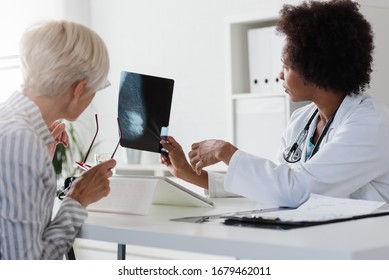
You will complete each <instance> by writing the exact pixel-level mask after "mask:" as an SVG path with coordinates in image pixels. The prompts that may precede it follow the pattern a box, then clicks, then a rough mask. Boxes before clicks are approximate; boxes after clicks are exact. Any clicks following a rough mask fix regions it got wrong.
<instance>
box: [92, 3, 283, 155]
mask: <svg viewBox="0 0 389 280" xmlns="http://www.w3.org/2000/svg"><path fill="white" fill-rule="evenodd" d="M281 2H283V1H258V0H211V1H210V0H185V1H182V0H163V1H160V0H93V1H90V7H91V10H90V25H91V27H92V28H93V29H94V30H95V31H97V32H98V33H99V34H100V35H101V36H102V37H103V39H104V40H105V42H106V43H107V45H108V49H109V52H110V56H111V71H110V80H111V83H112V86H111V87H110V88H109V89H107V90H106V91H105V92H104V93H100V94H98V95H97V96H96V98H95V101H94V105H95V108H96V111H98V113H99V116H101V117H104V118H105V119H107V120H109V122H106V123H105V124H103V125H102V126H101V135H102V133H104V134H105V135H106V137H105V138H104V139H101V141H102V142H101V145H100V146H99V147H98V149H106V150H111V149H113V147H114V145H115V141H116V139H117V138H116V136H117V132H116V119H115V117H116V114H117V113H116V110H117V97H118V91H119V89H118V84H119V76H120V71H122V70H127V71H134V72H140V73H146V74H150V75H159V76H163V77H169V78H173V79H174V80H175V82H176V83H175V90H174V97H173V104H172V112H171V119H170V130H169V134H171V135H173V136H175V137H176V139H177V140H179V141H180V142H181V143H182V145H183V147H184V150H185V151H188V150H189V148H190V145H191V144H192V143H193V142H194V141H197V140H202V139H205V138H223V139H225V138H226V137H227V135H228V133H227V127H228V126H227V117H226V114H227V112H226V102H225V101H226V82H225V81H226V71H225V69H226V57H225V55H226V36H225V31H226V19H228V18H229V17H232V16H239V15H242V14H247V13H250V14H253V13H256V14H258V15H259V16H264V17H267V16H269V15H277V13H278V10H279V8H280V7H281ZM100 119H101V118H100ZM118 160H120V158H119V157H118Z"/></svg>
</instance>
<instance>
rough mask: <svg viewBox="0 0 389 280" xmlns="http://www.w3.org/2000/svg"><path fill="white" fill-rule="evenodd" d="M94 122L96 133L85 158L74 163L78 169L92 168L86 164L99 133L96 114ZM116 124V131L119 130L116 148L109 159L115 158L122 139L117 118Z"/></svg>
mask: <svg viewBox="0 0 389 280" xmlns="http://www.w3.org/2000/svg"><path fill="white" fill-rule="evenodd" d="M95 120H96V132H95V135H94V136H93V139H92V142H91V143H90V145H89V149H88V151H87V152H86V154H85V157H84V159H83V160H82V162H79V161H76V165H77V166H78V167H80V168H81V169H83V170H89V169H90V168H92V166H90V165H89V164H87V163H86V161H87V159H88V156H89V154H90V152H91V150H92V147H93V144H94V143H95V140H96V136H97V134H98V132H99V120H98V118H97V114H95ZM117 122H118V129H119V141H118V143H117V144H116V147H115V150H114V151H113V153H112V155H111V159H112V158H113V157H114V156H115V154H116V151H117V149H118V147H119V144H120V139H121V138H122V129H121V127H120V122H119V118H117Z"/></svg>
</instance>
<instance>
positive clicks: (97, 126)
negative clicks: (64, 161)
mask: <svg viewBox="0 0 389 280" xmlns="http://www.w3.org/2000/svg"><path fill="white" fill-rule="evenodd" d="M95 120H96V133H95V136H94V137H93V140H92V143H91V144H90V146H89V149H88V151H87V152H86V155H85V157H84V159H83V161H82V162H83V163H85V162H86V160H87V159H88V156H89V153H90V151H91V150H92V147H93V144H94V143H95V140H96V136H97V133H98V132H99V121H98V119H97V114H95Z"/></svg>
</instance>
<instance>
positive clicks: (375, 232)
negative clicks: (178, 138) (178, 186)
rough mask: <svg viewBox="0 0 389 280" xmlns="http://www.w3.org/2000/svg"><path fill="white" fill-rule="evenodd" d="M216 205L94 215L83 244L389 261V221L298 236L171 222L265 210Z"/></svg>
mask: <svg viewBox="0 0 389 280" xmlns="http://www.w3.org/2000/svg"><path fill="white" fill-rule="evenodd" d="M213 201H214V203H215V208H202V207H179V206H163V205H153V206H152V207H151V209H150V212H149V214H148V215H146V216H141V215H126V214H112V213H97V212H90V213H89V217H88V219H87V221H86V223H85V224H84V226H83V227H82V229H81V232H80V234H79V238H86V239H92V240H100V241H108V242H114V243H117V244H131V245H139V246H146V247H156V248H165V249H173V250H182V251H189V252H197V253H206V254H215V255H225V256H233V257H236V258H238V259H300V260H301V259H336V260H337V259H389V239H388V238H387V236H389V216H382V217H375V218H366V219H361V220H356V221H347V222H341V223H334V224H326V225H319V226H312V227H308V228H299V229H293V230H277V229H266V228H249V227H236V226H228V225H223V224H221V223H217V222H216V223H187V222H177V221H172V220H171V219H177V218H183V217H194V216H207V215H217V214H225V213H233V212H239V211H246V210H255V209H261V208H262V206H261V205H260V204H258V203H256V202H253V201H250V200H247V199H245V198H218V199H213Z"/></svg>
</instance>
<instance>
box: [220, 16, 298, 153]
mask: <svg viewBox="0 0 389 280" xmlns="http://www.w3.org/2000/svg"><path fill="white" fill-rule="evenodd" d="M276 20H277V19H276V17H274V18H267V19H258V18H240V19H234V20H230V21H228V22H227V32H226V33H227V46H228V52H227V60H228V67H227V81H228V84H227V88H228V94H227V104H228V106H229V108H228V112H229V122H230V135H229V136H230V139H229V140H230V141H232V143H234V145H236V146H237V147H238V148H239V149H241V150H244V151H247V152H249V153H252V154H256V155H259V156H263V157H266V158H269V159H274V156H275V155H276V152H277V150H278V148H279V145H280V139H281V136H282V132H283V131H284V129H285V127H286V125H287V122H288V120H289V117H290V115H291V113H292V112H293V111H294V110H295V109H296V108H298V107H300V106H302V105H305V104H306V103H294V102H291V101H290V99H289V96H288V95H287V94H286V93H285V92H284V89H283V87H282V81H280V79H279V73H280V71H281V67H282V64H281V51H282V46H283V42H282V40H283V37H282V36H279V35H276V33H275V24H276Z"/></svg>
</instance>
